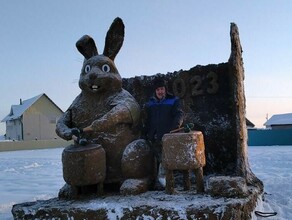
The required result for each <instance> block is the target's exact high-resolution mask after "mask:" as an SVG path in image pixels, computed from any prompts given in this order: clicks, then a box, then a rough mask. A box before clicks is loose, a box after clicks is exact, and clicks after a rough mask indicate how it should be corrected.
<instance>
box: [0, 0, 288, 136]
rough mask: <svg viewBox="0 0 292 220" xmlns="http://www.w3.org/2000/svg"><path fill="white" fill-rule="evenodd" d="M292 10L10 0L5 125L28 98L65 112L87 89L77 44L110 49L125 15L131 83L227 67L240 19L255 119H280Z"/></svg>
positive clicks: (1, 112) (127, 0) (282, 6)
mask: <svg viewBox="0 0 292 220" xmlns="http://www.w3.org/2000/svg"><path fill="white" fill-rule="evenodd" d="M291 11H292V1H290V0H278V1H274V0H257V1H252V0H247V1H239V0H238V1H235V0H221V1H217V0H213V1H211V0H196V1H194V0H159V1H149V0H140V1H135V0H124V1H118V0H116V1H115V0H107V1H98V0H87V1H83V0H74V1H70V0H63V1H61V0H51V1H40V0H1V1H0V42H1V43H0V82H1V86H0V94H1V95H0V103H1V104H0V120H2V119H3V118H4V117H5V116H6V115H7V114H8V113H9V112H10V108H11V105H13V104H19V100H20V99H22V100H26V99H29V98H32V97H34V96H36V95H39V94H41V93H46V94H47V95H48V97H50V99H52V100H53V101H54V102H55V103H56V104H57V105H58V106H59V107H60V108H61V109H62V110H63V111H65V110H66V109H67V108H68V107H69V105H70V104H71V103H72V101H73V100H74V98H75V97H76V96H77V95H78V94H79V93H80V89H79V86H78V79H79V74H80V71H81V67H82V62H83V56H82V55H81V54H80V53H79V52H78V51H77V49H76V47H75V43H76V41H77V40H78V39H79V38H80V37H82V36H83V35H85V34H88V35H90V36H92V37H93V38H94V40H95V42H96V45H97V47H98V50H99V52H102V51H103V47H104V39H105V35H106V32H107V30H108V28H109V26H110V25H111V23H112V21H113V20H114V18H116V17H120V18H122V19H123V21H124V24H125V41H124V44H123V46H122V48H121V50H120V52H119V54H118V55H117V57H116V59H115V63H116V66H117V68H118V70H119V72H120V74H121V76H122V77H124V78H128V77H134V76H140V75H154V74H156V73H162V74H166V73H167V72H173V71H178V70H181V69H183V70H188V69H190V68H192V67H194V66H196V65H208V64H218V63H222V62H227V61H228V58H229V55H230V47H231V45H230V35H229V31H230V23H231V22H234V23H236V24H237V26H238V28H239V34H240V40H241V45H242V49H243V61H244V69H245V81H244V85H245V95H246V117H247V118H248V119H249V120H250V121H251V122H253V123H254V124H255V125H256V127H263V124H264V123H265V122H266V119H267V118H270V117H271V116H272V115H274V114H282V113H291V112H292V89H291V82H292V62H291V60H292V50H291V48H292V13H291ZM4 133H5V123H0V135H1V134H4Z"/></svg>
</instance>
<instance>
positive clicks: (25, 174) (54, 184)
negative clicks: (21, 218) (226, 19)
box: [0, 146, 292, 220]
mask: <svg viewBox="0 0 292 220" xmlns="http://www.w3.org/2000/svg"><path fill="white" fill-rule="evenodd" d="M62 150H63V149H62V148H57V149H46V150H26V151H13V152H0V186H1V187H0V195H1V196H0V219H1V220H5V219H12V215H11V208H12V205H13V204H15V203H21V202H26V201H34V200H37V199H48V198H52V197H56V196H57V193H58V191H59V189H60V188H61V187H62V186H63V184H64V180H63V177H62V164H61V153H62ZM249 161H250V164H251V167H252V170H253V172H254V173H255V174H256V175H257V176H258V177H259V178H260V179H261V180H262V181H263V182H264V185H265V192H266V193H267V194H266V195H265V201H259V205H258V207H257V208H256V210H258V211H263V212H274V211H275V212H277V213H278V214H277V215H276V216H275V217H270V218H263V219H269V220H275V219H277V220H284V219H285V220H290V219H292V186H291V182H292V146H265V147H249ZM255 219H262V218H260V217H257V218H256V217H255Z"/></svg>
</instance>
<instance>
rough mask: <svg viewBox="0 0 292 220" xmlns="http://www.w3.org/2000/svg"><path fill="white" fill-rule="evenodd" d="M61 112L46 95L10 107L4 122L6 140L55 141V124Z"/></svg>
mask: <svg viewBox="0 0 292 220" xmlns="http://www.w3.org/2000/svg"><path fill="white" fill-rule="evenodd" d="M62 114H63V111H62V110H61V109H60V108H59V107H58V106H57V105H56V104H55V103H54V102H53V101H52V100H51V99H50V98H49V97H48V96H47V95H46V94H44V93H43V94H40V95H38V96H35V97H33V98H30V99H27V100H24V101H22V100H21V99H20V103H19V105H12V106H11V110H10V113H9V114H8V115H7V116H6V117H5V118H4V119H3V120H2V121H1V122H6V139H10V140H25V141H26V140H49V139H56V138H57V135H56V132H55V128H56V122H57V120H58V118H59V117H60V116H61V115H62Z"/></svg>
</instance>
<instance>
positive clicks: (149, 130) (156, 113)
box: [145, 94, 183, 141]
mask: <svg viewBox="0 0 292 220" xmlns="http://www.w3.org/2000/svg"><path fill="white" fill-rule="evenodd" d="M146 112H147V119H146V123H145V133H146V136H147V139H148V140H150V141H160V140H161V139H162V136H163V135H164V134H166V133H169V132H170V131H171V130H174V129H176V128H179V127H180V126H181V124H182V122H183V111H182V109H181V105H180V101H179V99H178V98H177V97H175V96H173V95H170V94H167V95H166V97H165V98H164V99H162V100H159V99H158V98H156V96H153V97H151V98H150V100H149V102H147V103H146Z"/></svg>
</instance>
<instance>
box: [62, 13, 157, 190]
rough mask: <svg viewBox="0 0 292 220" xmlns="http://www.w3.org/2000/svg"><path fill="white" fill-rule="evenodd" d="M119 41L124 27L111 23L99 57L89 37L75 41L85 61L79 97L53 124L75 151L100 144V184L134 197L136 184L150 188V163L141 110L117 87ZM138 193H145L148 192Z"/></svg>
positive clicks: (139, 186)
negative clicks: (103, 163) (141, 133)
mask: <svg viewBox="0 0 292 220" xmlns="http://www.w3.org/2000/svg"><path fill="white" fill-rule="evenodd" d="M123 40H124V24H123V21H122V20H121V19H120V18H116V19H115V20H114V21H113V23H112V25H111V27H110V28H109V30H108V32H107V35H106V40H105V48H104V51H103V54H98V50H97V48H96V45H95V42H94V40H93V39H92V38H91V37H90V36H88V35H85V36H83V37H82V38H81V39H80V40H78V41H77V43H76V47H77V49H78V51H79V52H80V53H81V54H82V55H83V56H84V58H85V59H84V62H83V67H82V69H81V74H80V79H79V87H80V88H81V93H80V94H79V95H78V96H77V97H76V98H75V100H74V101H73V103H72V104H71V106H70V107H69V108H68V110H67V111H66V112H65V113H64V114H63V116H62V117H61V118H60V119H59V120H58V122H57V126H56V133H57V134H58V135H59V136H60V137H61V138H63V139H65V140H71V139H74V140H75V144H74V145H75V146H76V147H77V148H79V149H80V148H81V149H82V146H81V145H86V146H88V145H92V144H99V145H101V146H102V147H103V149H104V151H105V155H106V176H105V180H104V183H105V184H108V185H112V184H111V183H115V184H117V185H118V186H119V187H120V186H121V187H122V189H124V192H126V193H129V192H130V193H131V190H132V192H133V193H137V190H138V188H139V189H140V190H141V184H142V185H143V184H144V186H145V184H146V185H147V184H148V183H149V182H148V180H149V177H150V176H151V172H152V170H153V169H152V167H151V164H153V163H152V161H151V160H152V155H151V151H150V149H149V147H148V146H147V144H146V142H145V141H144V140H142V139H138V138H139V131H138V129H137V125H138V123H139V117H140V107H139V105H138V103H137V102H136V100H135V98H134V97H133V96H132V95H131V94H130V93H129V92H128V91H126V90H124V89H123V88H122V79H121V76H120V74H119V72H118V69H117V68H116V66H115V63H114V59H115V57H116V55H117V53H118V52H119V50H120V48H121V46H122V44H123ZM86 146H84V148H86ZM76 153H78V152H76ZM63 154H64V153H63ZM63 166H64V162H63ZM84 169H88V170H90V169H91V167H85V168H84ZM84 172H85V171H84ZM76 178H78V177H76ZM130 179H131V180H132V179H135V180H137V179H139V180H140V181H130ZM126 180H128V183H129V181H130V183H131V184H127V183H126V182H127V181H126ZM65 181H66V180H65ZM141 181H142V182H141ZM133 183H134V184H133ZM135 183H136V186H135ZM67 185H68V184H67ZM79 185H82V184H79ZM84 185H86V183H85V184H84ZM129 186H130V189H129ZM67 187H68V186H67ZM142 188H143V189H144V191H145V189H146V188H147V187H146V188H145V187H142ZM142 191H143V190H142Z"/></svg>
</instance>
